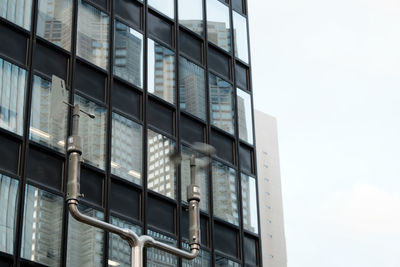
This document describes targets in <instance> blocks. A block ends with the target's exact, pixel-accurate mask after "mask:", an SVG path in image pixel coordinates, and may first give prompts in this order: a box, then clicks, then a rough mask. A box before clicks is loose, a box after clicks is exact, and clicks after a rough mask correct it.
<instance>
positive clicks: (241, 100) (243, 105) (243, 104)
mask: <svg viewBox="0 0 400 267" xmlns="http://www.w3.org/2000/svg"><path fill="white" fill-rule="evenodd" d="M236 92H237V97H236V102H237V112H238V124H239V138H240V139H242V140H244V141H246V142H247V143H250V144H253V114H252V108H251V96H250V94H249V93H246V92H245V91H243V90H240V89H239V88H237V90H236Z"/></svg>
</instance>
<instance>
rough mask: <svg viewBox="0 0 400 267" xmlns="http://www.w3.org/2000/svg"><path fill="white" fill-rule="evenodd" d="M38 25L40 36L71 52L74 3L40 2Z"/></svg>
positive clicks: (43, 0) (51, 0)
mask: <svg viewBox="0 0 400 267" xmlns="http://www.w3.org/2000/svg"><path fill="white" fill-rule="evenodd" d="M37 25H38V27H37V34H38V35H39V36H41V37H43V38H45V39H47V40H49V41H50V42H52V43H55V44H57V45H59V46H61V47H63V48H65V49H67V50H70V48H71V25H72V2H71V1H60V0H40V1H39V13H38V24H37Z"/></svg>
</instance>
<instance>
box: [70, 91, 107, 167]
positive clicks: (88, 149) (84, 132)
mask: <svg viewBox="0 0 400 267" xmlns="http://www.w3.org/2000/svg"><path fill="white" fill-rule="evenodd" d="M75 104H79V107H80V109H82V110H84V111H86V112H88V113H92V114H94V115H95V116H96V117H95V118H94V119H91V118H89V116H87V115H84V114H82V115H81V116H80V119H79V135H80V136H81V138H82V146H83V147H82V150H83V154H82V156H83V158H84V160H85V162H87V163H89V164H91V165H93V166H95V167H97V168H99V169H103V170H104V168H105V157H106V127H107V112H106V108H104V107H102V106H99V105H97V104H96V103H94V102H92V101H90V100H87V99H86V98H84V97H81V96H79V95H75Z"/></svg>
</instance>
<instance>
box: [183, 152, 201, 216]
mask: <svg viewBox="0 0 400 267" xmlns="http://www.w3.org/2000/svg"><path fill="white" fill-rule="evenodd" d="M181 152H182V162H181V184H182V190H181V191H182V192H181V198H182V201H184V202H185V203H186V200H187V196H186V194H187V186H188V185H189V184H190V158H189V157H190V156H191V155H192V154H193V153H194V154H195V155H196V157H202V155H201V154H199V153H197V152H194V151H193V150H192V149H190V148H189V147H187V146H182V150H181ZM196 184H197V185H198V186H200V194H201V201H200V209H202V210H203V211H205V212H208V169H204V168H202V169H199V168H197V169H196Z"/></svg>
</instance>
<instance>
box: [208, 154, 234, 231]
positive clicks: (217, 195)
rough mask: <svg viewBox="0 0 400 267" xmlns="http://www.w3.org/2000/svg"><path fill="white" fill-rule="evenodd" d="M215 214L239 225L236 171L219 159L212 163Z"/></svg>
mask: <svg viewBox="0 0 400 267" xmlns="http://www.w3.org/2000/svg"><path fill="white" fill-rule="evenodd" d="M212 181H213V203H214V215H215V216H216V217H219V218H221V219H223V220H225V221H228V222H230V223H233V224H236V225H239V213H238V199H237V186H236V171H235V170H234V169H232V168H230V167H228V166H226V165H224V164H222V163H220V162H218V161H213V164H212Z"/></svg>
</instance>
